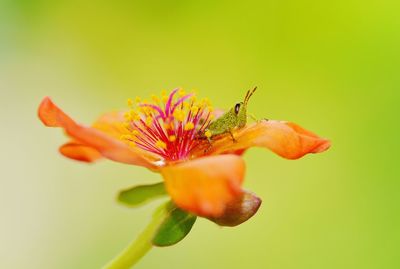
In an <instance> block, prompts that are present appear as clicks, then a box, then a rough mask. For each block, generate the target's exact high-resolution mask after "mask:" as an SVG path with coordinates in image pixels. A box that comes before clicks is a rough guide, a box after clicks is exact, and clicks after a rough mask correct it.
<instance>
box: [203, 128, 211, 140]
mask: <svg viewBox="0 0 400 269" xmlns="http://www.w3.org/2000/svg"><path fill="white" fill-rule="evenodd" d="M204 135H205V136H206V137H207V138H210V137H211V136H212V133H211V131H210V130H207V131H206V132H205V133H204Z"/></svg>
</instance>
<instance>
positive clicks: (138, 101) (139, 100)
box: [135, 96, 142, 104]
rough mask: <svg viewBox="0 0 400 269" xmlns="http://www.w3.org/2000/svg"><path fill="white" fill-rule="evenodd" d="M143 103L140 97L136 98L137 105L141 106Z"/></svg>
mask: <svg viewBox="0 0 400 269" xmlns="http://www.w3.org/2000/svg"><path fill="white" fill-rule="evenodd" d="M141 101H142V99H141V98H140V97H139V96H136V97H135V103H137V104H139V103H140V102H141Z"/></svg>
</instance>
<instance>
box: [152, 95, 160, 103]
mask: <svg viewBox="0 0 400 269" xmlns="http://www.w3.org/2000/svg"><path fill="white" fill-rule="evenodd" d="M151 99H152V100H153V101H154V103H159V102H160V98H158V97H157V96H156V95H154V94H153V95H152V96H151Z"/></svg>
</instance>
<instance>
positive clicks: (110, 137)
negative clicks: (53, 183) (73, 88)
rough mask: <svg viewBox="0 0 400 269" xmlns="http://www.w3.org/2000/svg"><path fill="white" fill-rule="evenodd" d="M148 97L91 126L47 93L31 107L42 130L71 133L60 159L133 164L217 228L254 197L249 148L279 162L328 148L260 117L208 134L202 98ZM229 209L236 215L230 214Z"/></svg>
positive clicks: (244, 211) (249, 210) (252, 205)
mask: <svg viewBox="0 0 400 269" xmlns="http://www.w3.org/2000/svg"><path fill="white" fill-rule="evenodd" d="M151 99H152V101H146V100H144V101H142V100H141V99H140V98H136V99H135V100H131V99H129V100H128V106H129V107H130V109H129V110H127V111H123V112H111V113H106V114H104V115H103V116H101V117H100V118H99V119H98V120H97V121H96V122H95V123H94V124H93V125H92V126H90V127H88V126H84V125H81V124H79V123H77V122H75V121H74V120H73V119H72V118H70V117H69V116H68V115H67V114H65V113H64V112H63V111H62V110H61V109H60V108H59V107H57V106H56V105H55V104H54V103H53V102H52V100H51V99H50V98H49V97H45V98H44V99H43V101H42V102H41V104H40V106H39V110H38V114H39V118H40V119H41V120H42V122H43V123H44V124H45V125H46V126H49V127H61V128H63V129H64V130H65V132H66V134H67V135H68V136H69V137H70V138H71V140H70V141H69V142H67V143H66V144H64V145H62V146H61V147H60V152H61V154H63V155H64V156H66V157H68V158H71V159H75V160H78V161H83V162H89V163H90V162H95V161H97V160H99V159H101V158H107V159H110V160H113V161H117V162H122V163H126V164H132V165H139V166H143V167H146V168H148V169H150V170H151V171H154V172H158V173H160V174H161V175H162V177H163V178H164V183H165V187H166V190H167V192H168V194H169V195H170V196H171V198H172V200H173V201H174V203H175V204H176V205H177V206H178V207H180V208H182V209H184V210H185V211H188V212H190V213H193V214H195V215H198V216H202V217H207V218H209V219H211V220H213V221H215V222H216V223H220V224H221V225H228V226H232V225H237V224H239V223H241V222H243V221H245V220H247V219H248V218H249V217H251V216H252V215H253V214H254V213H255V212H256V211H257V209H258V207H259V205H260V203H261V200H260V199H259V198H257V197H255V196H254V195H252V194H250V193H249V192H247V191H245V190H243V189H242V188H241V185H242V182H243V180H244V175H245V163H244V160H243V158H242V157H241V155H242V154H243V153H244V152H245V151H246V150H247V149H248V148H250V147H263V148H268V149H270V150H272V151H273V152H274V153H276V154H278V155H279V156H281V157H283V158H286V159H298V158H300V157H302V156H304V155H305V154H308V153H319V152H323V151H325V150H326V149H328V148H329V146H330V142H329V141H328V140H326V139H323V138H320V137H318V136H317V135H315V134H313V133H311V132H310V131H307V130H305V129H303V128H302V127H300V126H298V125H296V124H294V123H291V122H285V121H276V120H262V121H259V122H255V123H252V124H248V125H246V126H245V127H243V128H238V129H236V130H233V134H234V137H235V141H233V140H232V138H231V136H230V135H229V134H228V135H221V136H218V137H213V138H212V143H211V145H210V143H209V142H208V141H207V139H202V137H201V135H199V134H204V136H203V137H209V136H210V134H209V132H207V131H208V130H207V127H208V126H209V124H210V122H212V120H213V119H214V117H216V116H218V115H219V114H220V112H219V111H218V110H213V108H212V107H211V104H210V102H209V101H208V99H203V100H200V101H197V100H196V96H195V94H193V93H190V94H186V93H185V92H184V91H183V90H181V89H175V90H173V91H171V92H170V93H169V94H167V93H166V92H165V91H164V92H163V93H162V94H161V98H159V97H157V96H152V98H151ZM235 214H238V215H237V216H235Z"/></svg>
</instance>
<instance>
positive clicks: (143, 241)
mask: <svg viewBox="0 0 400 269" xmlns="http://www.w3.org/2000/svg"><path fill="white" fill-rule="evenodd" d="M168 204H169V203H166V204H162V205H161V206H160V207H158V208H157V209H156V211H155V212H154V214H153V217H152V220H151V222H150V223H149V224H148V225H147V227H146V229H144V230H143V231H142V233H141V234H140V235H139V236H138V237H137V238H136V240H134V241H132V243H130V244H129V245H128V246H127V247H126V248H125V249H124V250H123V251H122V252H121V253H120V254H119V255H118V256H117V257H115V258H114V259H113V260H112V261H110V262H109V263H108V264H107V265H105V266H104V267H103V269H129V268H131V267H132V266H133V265H135V264H136V263H137V262H138V261H139V260H140V259H141V258H142V257H143V256H144V255H145V254H146V253H147V252H148V251H149V250H150V249H151V248H152V247H153V245H152V243H151V241H152V239H153V237H154V234H155V232H156V231H157V230H158V227H159V226H160V224H161V223H162V222H163V220H164V219H165V216H166V215H167V214H168Z"/></svg>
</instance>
